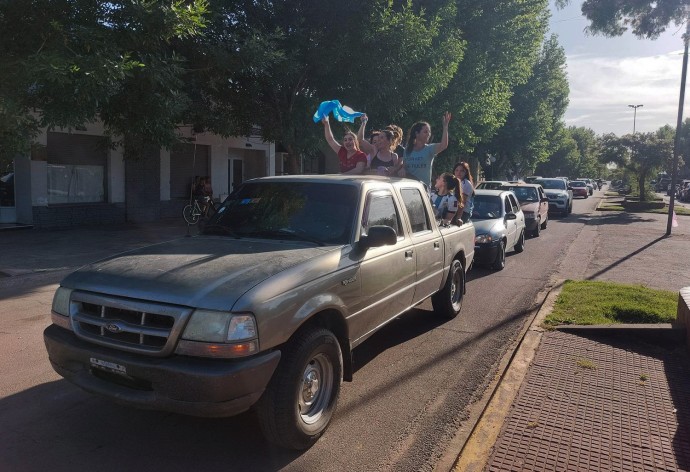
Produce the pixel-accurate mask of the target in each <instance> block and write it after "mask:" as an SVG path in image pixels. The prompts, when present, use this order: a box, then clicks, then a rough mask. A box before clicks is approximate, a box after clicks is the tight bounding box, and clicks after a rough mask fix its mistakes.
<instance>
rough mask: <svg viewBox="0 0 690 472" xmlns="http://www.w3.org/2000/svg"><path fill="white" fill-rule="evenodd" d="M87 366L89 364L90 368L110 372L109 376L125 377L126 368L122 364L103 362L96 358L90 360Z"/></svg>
mask: <svg viewBox="0 0 690 472" xmlns="http://www.w3.org/2000/svg"><path fill="white" fill-rule="evenodd" d="M89 364H91V367H92V368H96V369H99V370H104V371H106V372H110V373H111V374H118V375H122V376H127V367H126V366H124V365H122V364H116V363H115V362H110V361H105V360H103V359H98V358H96V357H92V358H90V359H89Z"/></svg>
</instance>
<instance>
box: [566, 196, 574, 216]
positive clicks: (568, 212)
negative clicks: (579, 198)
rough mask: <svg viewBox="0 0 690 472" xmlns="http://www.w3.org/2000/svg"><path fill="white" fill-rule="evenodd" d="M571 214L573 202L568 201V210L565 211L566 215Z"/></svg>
mask: <svg viewBox="0 0 690 472" xmlns="http://www.w3.org/2000/svg"><path fill="white" fill-rule="evenodd" d="M572 212H573V201H572V200H570V204H569V205H568V210H567V213H566V215H569V214H571V213H572Z"/></svg>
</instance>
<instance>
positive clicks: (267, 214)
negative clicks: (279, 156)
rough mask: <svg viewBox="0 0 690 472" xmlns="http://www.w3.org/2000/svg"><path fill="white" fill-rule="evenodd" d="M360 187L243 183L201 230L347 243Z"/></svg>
mask: <svg viewBox="0 0 690 472" xmlns="http://www.w3.org/2000/svg"><path fill="white" fill-rule="evenodd" d="M358 195H359V192H358V189H357V188H356V187H354V186H352V185H344V184H334V183H329V184H326V183H315V182H247V183H245V184H243V185H242V186H241V187H240V188H239V189H238V190H237V191H236V192H234V193H233V194H232V195H230V196H229V197H228V198H227V199H226V200H225V202H223V205H222V206H221V207H220V208H219V209H218V212H217V213H216V214H215V215H213V217H211V219H210V220H209V222H208V224H207V225H206V226H205V229H204V234H221V235H232V236H236V237H243V236H244V237H259V238H268V239H294V240H303V241H310V242H313V243H316V244H347V243H348V242H349V241H350V237H351V234H352V222H353V220H354V211H355V209H356V208H357V198H358Z"/></svg>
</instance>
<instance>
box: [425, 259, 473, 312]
mask: <svg viewBox="0 0 690 472" xmlns="http://www.w3.org/2000/svg"><path fill="white" fill-rule="evenodd" d="M464 295H465V270H464V269H463V267H462V264H461V263H460V261H459V260H457V259H454V260H453V262H451V264H450V270H449V271H448V279H447V280H446V284H445V285H444V286H443V288H442V289H441V291H440V292H437V293H435V294H434V295H433V296H432V297H431V304H432V306H433V307H434V312H435V313H436V314H438V315H440V316H442V317H444V318H447V319H449V320H451V319H453V318H455V317H456V316H458V313H460V309H461V308H462V299H463V298H464Z"/></svg>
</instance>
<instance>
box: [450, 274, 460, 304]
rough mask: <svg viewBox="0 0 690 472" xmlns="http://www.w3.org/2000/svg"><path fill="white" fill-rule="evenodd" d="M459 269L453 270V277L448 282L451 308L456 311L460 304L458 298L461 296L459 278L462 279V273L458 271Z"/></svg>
mask: <svg viewBox="0 0 690 472" xmlns="http://www.w3.org/2000/svg"><path fill="white" fill-rule="evenodd" d="M460 270H461V269H457V270H455V271H453V279H452V281H451V284H450V303H451V304H452V305H453V308H454V309H455V310H456V311H457V310H458V308H459V305H460V300H461V298H462V287H461V286H460V285H461V280H462V274H461V273H460Z"/></svg>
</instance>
